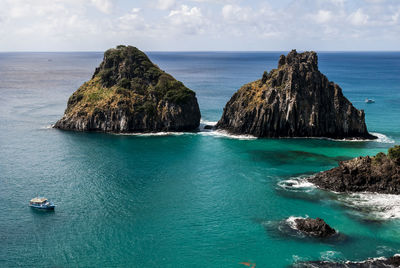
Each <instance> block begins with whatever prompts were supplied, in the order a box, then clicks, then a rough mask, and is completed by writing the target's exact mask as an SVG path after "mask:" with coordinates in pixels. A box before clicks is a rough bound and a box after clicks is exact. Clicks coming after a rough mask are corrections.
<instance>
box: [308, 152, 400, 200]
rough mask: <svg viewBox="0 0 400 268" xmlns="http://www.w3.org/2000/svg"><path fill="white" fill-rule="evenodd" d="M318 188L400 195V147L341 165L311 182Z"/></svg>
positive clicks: (314, 177)
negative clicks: (386, 152)
mask: <svg viewBox="0 0 400 268" xmlns="http://www.w3.org/2000/svg"><path fill="white" fill-rule="evenodd" d="M308 180H309V181H310V182H312V183H314V184H315V185H317V186H318V187H320V188H322V189H326V190H331V191H335V192H378V193H386V194H400V146H399V145H396V146H394V147H393V148H390V149H389V151H388V154H387V155H386V154H384V153H378V154H377V155H376V156H374V157H369V156H365V157H361V156H360V157H357V158H354V159H351V160H348V161H342V162H340V163H339V167H336V168H333V169H331V170H328V171H323V172H320V173H318V174H316V175H315V176H313V177H311V178H309V179H308Z"/></svg>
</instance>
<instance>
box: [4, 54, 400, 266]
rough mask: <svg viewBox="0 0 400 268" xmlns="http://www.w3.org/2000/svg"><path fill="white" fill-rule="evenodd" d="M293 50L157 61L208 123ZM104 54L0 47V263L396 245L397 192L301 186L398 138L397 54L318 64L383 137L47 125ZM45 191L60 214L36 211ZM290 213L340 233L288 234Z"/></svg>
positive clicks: (373, 250)
mask: <svg viewBox="0 0 400 268" xmlns="http://www.w3.org/2000/svg"><path fill="white" fill-rule="evenodd" d="M286 53H287V52H149V53H148V55H149V57H150V59H151V60H152V61H153V62H154V63H155V64H157V65H158V66H159V67H160V68H161V69H163V70H165V71H167V72H168V73H170V74H172V75H173V76H174V77H175V78H176V79H178V80H181V81H182V82H183V83H184V84H185V85H186V86H187V87H189V88H191V89H193V90H194V91H196V93H197V98H198V101H199V105H200V109H201V113H202V126H203V125H204V124H210V123H215V122H216V121H218V119H219V118H220V116H221V114H222V109H223V107H224V106H225V104H226V102H227V101H228V100H229V99H230V97H231V96H232V94H233V93H234V92H235V91H236V90H237V89H238V88H240V87H241V86H242V85H243V84H245V83H247V82H250V81H253V80H256V79H259V78H261V76H262V74H263V72H264V71H265V70H270V69H271V68H276V66H277V61H278V59H279V56H280V55H281V54H286ZM102 57H103V53H100V52H70V53H67V52H66V53H28V52H27V53H0V202H1V204H2V208H1V209H0V267H246V266H244V265H243V264H241V262H252V263H256V265H257V266H256V267H287V266H288V265H290V264H292V263H293V262H296V261H307V260H334V261H344V260H364V259H366V258H368V257H378V256H392V255H393V254H395V253H399V252H400V228H399V227H400V196H392V195H382V194H353V195H345V194H338V193H330V192H325V191H321V190H319V189H316V188H315V187H313V185H310V184H307V183H304V181H302V180H301V179H302V178H304V177H305V176H309V175H310V174H313V173H315V172H319V171H322V170H327V169H330V168H332V167H335V166H336V165H337V164H338V161H341V160H346V159H350V158H353V157H357V156H360V155H374V154H376V153H377V152H380V151H384V152H386V151H387V149H388V148H389V147H391V146H393V145H395V144H399V143H400V52H320V53H319V68H320V71H321V72H322V73H324V74H325V75H326V76H327V77H328V78H329V80H331V81H334V82H336V83H337V84H339V85H340V86H341V87H342V89H343V92H344V95H345V96H346V97H347V98H348V99H349V100H350V101H351V102H352V103H353V104H354V105H355V106H356V107H357V108H358V109H364V110H365V114H366V123H367V126H368V130H369V131H370V132H372V133H377V134H376V135H378V136H379V139H378V140H376V141H337V140H328V139H300V138H299V139H254V138H252V137H249V136H231V135H227V134H224V133H219V132H214V131H207V130H201V131H200V132H198V133H179V134H171V133H162V134H159V135H115V134H103V133H76V132H69V131H61V130H57V129H53V128H51V125H52V124H54V123H55V122H56V121H57V120H58V119H59V118H61V116H62V115H63V112H64V109H65V108H66V103H67V100H68V97H69V96H70V95H71V94H72V93H73V92H74V91H75V90H76V89H77V88H78V87H79V86H80V85H81V84H82V83H83V82H84V81H87V80H89V79H90V78H91V75H92V74H93V72H94V69H95V67H96V66H98V64H99V63H100V62H101V61H102ZM365 98H371V99H374V100H375V103H373V104H366V103H365V102H364V100H365ZM38 195H39V196H46V197H48V198H49V199H51V200H52V201H54V203H55V204H56V205H57V207H56V209H55V211H54V212H50V213H49V212H40V211H34V210H32V209H31V208H29V207H28V202H29V200H30V199H31V198H33V197H35V196H38ZM294 217H321V218H323V219H324V220H325V221H326V222H327V223H328V224H329V225H331V226H332V227H333V228H335V229H337V230H339V232H340V238H338V239H335V240H323V241H320V240H313V239H307V238H305V237H302V236H301V235H299V234H298V233H297V232H295V231H294V232H293V230H291V231H288V230H287V228H285V226H286V223H287V221H286V220H287V219H293V218H294Z"/></svg>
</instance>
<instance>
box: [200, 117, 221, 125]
mask: <svg viewBox="0 0 400 268" xmlns="http://www.w3.org/2000/svg"><path fill="white" fill-rule="evenodd" d="M217 123H218V122H217V121H207V120H203V119H201V120H200V124H203V125H210V126H215V125H216V124H217Z"/></svg>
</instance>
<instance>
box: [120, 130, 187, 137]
mask: <svg viewBox="0 0 400 268" xmlns="http://www.w3.org/2000/svg"><path fill="white" fill-rule="evenodd" d="M112 134H114V135H122V136H140V137H157V136H182V135H193V134H195V133H191V132H172V131H171V132H169V131H164V132H149V133H112Z"/></svg>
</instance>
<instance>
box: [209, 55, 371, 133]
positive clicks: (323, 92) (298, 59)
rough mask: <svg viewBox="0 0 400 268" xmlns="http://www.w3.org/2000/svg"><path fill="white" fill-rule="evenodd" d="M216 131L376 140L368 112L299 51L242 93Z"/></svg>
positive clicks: (314, 59) (313, 59)
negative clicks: (367, 116) (365, 114)
mask: <svg viewBox="0 0 400 268" xmlns="http://www.w3.org/2000/svg"><path fill="white" fill-rule="evenodd" d="M216 127H217V128H218V129H223V130H227V131H228V132H231V133H234V134H251V135H254V136H257V137H328V138H340V139H341V138H363V139H364V138H367V139H372V138H375V137H374V136H372V135H370V134H369V133H368V131H367V126H366V124H365V120H364V111H362V110H361V111H359V110H357V109H356V108H354V106H353V105H352V104H351V103H350V101H349V100H347V99H346V97H344V96H343V93H342V89H341V88H340V87H339V86H338V85H336V84H335V83H333V82H330V81H329V80H328V79H327V78H326V76H325V75H323V74H322V73H321V72H320V71H319V70H318V57H317V54H316V53H315V52H304V53H297V52H296V51H295V50H292V51H291V52H290V53H289V54H288V55H287V56H284V55H282V56H281V57H280V59H279V63H278V68H277V69H273V70H271V71H270V72H269V73H267V72H265V73H264V75H263V76H262V79H260V80H257V81H254V82H251V83H249V84H246V85H244V86H243V87H242V88H240V89H239V90H238V91H237V92H236V93H235V94H234V95H233V96H232V98H231V99H230V100H229V102H228V103H227V104H226V106H225V108H224V112H223V114H222V117H221V119H220V120H219V122H218V124H217V126H216Z"/></svg>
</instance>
